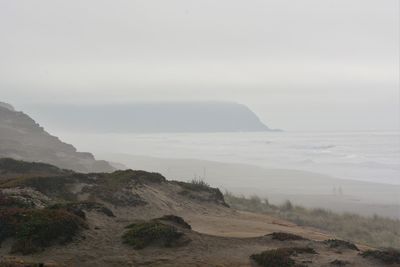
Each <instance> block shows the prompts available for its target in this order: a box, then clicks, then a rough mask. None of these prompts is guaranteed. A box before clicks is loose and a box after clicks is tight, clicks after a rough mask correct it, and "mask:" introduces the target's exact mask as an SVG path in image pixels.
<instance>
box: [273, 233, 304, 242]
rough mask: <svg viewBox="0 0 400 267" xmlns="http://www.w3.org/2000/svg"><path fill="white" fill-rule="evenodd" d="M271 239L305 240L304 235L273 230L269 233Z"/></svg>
mask: <svg viewBox="0 0 400 267" xmlns="http://www.w3.org/2000/svg"><path fill="white" fill-rule="evenodd" d="M271 236H272V239H274V240H279V241H288V240H306V239H305V238H304V237H302V236H299V235H295V234H290V233H283V232H274V233H272V234H271Z"/></svg>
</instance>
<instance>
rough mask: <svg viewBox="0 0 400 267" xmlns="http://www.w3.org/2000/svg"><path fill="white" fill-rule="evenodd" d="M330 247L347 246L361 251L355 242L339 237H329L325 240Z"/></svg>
mask: <svg viewBox="0 0 400 267" xmlns="http://www.w3.org/2000/svg"><path fill="white" fill-rule="evenodd" d="M324 243H325V244H327V245H328V246H329V247H330V248H346V249H352V250H357V251H359V249H358V247H357V246H356V245H354V244H353V243H350V242H348V241H344V240H339V239H329V240H325V241H324Z"/></svg>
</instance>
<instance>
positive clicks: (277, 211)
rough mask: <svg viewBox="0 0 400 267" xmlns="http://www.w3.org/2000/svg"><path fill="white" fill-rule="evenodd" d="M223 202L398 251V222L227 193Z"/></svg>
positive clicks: (347, 238) (399, 233)
mask: <svg viewBox="0 0 400 267" xmlns="http://www.w3.org/2000/svg"><path fill="white" fill-rule="evenodd" d="M224 198H225V201H226V203H227V204H228V205H230V206H231V207H232V208H235V209H238V210H245V211H252V212H258V213H266V214H271V215H274V216H277V217H279V218H282V219H285V220H288V221H291V222H294V223H296V224H298V225H302V226H312V227H315V228H319V229H321V230H324V231H327V232H329V233H331V234H333V235H335V236H337V237H338V238H340V239H344V240H350V241H353V242H357V243H361V244H365V245H369V246H373V247H385V248H386V247H391V248H400V220H395V219H390V218H384V217H380V216H376V215H375V216H372V217H364V216H360V215H356V214H350V213H343V214H339V213H334V212H332V211H329V210H325V209H307V208H304V207H301V206H295V205H293V204H292V203H291V202H290V201H286V202H285V203H284V204H282V205H272V204H270V203H269V202H268V200H267V199H264V200H262V199H260V198H259V197H256V196H253V197H250V198H246V197H243V196H235V195H233V194H231V193H229V192H226V193H225V195H224Z"/></svg>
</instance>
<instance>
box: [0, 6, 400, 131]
mask: <svg viewBox="0 0 400 267" xmlns="http://www.w3.org/2000/svg"><path fill="white" fill-rule="evenodd" d="M398 22H399V2H398V1H396V0H387V1H379V0H374V1H370V0H339V1H331V0H325V1H320V0H306V1H295V0H291V1H289V0H283V1H282V0H274V1H251V2H248V1H237V0H234V1H227V0H223V1H218V2H215V1H121V0H118V1H112V2H111V1H95V0H86V1H54V0H42V1H35V2H32V1H6V0H3V1H0V36H1V42H0V58H1V60H0V92H1V96H2V98H3V100H4V101H6V102H10V103H12V104H14V105H15V106H16V107H17V109H21V110H26V111H29V112H35V111H36V110H37V108H38V107H40V106H43V105H47V104H61V103H62V104H71V103H80V104H84V105H88V104H98V103H103V104H104V103H116V104H118V103H131V102H138V101H232V102H237V103H242V104H245V105H247V106H249V107H250V108H251V109H252V110H253V111H255V113H256V114H258V115H259V116H260V118H261V120H262V121H263V122H265V123H266V124H267V125H272V126H273V127H276V128H281V129H285V130H289V131H332V130H333V131H360V130H368V131H371V130H398V129H399V120H400V119H399V90H398V87H399V76H398V75H399V48H398V47H399V23H398ZM38 119H40V118H38ZM49 126H51V125H49Z"/></svg>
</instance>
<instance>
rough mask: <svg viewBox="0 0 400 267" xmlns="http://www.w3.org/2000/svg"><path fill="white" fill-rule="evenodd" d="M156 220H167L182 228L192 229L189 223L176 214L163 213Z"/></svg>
mask: <svg viewBox="0 0 400 267" xmlns="http://www.w3.org/2000/svg"><path fill="white" fill-rule="evenodd" d="M156 220H161V221H168V222H172V223H175V224H177V225H179V226H181V227H183V228H186V229H192V227H191V226H190V224H188V223H187V222H186V221H185V220H184V219H183V218H182V217H179V216H176V215H164V216H162V217H160V218H158V219H156Z"/></svg>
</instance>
